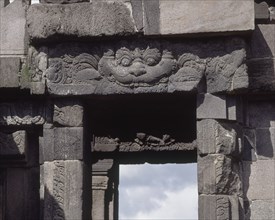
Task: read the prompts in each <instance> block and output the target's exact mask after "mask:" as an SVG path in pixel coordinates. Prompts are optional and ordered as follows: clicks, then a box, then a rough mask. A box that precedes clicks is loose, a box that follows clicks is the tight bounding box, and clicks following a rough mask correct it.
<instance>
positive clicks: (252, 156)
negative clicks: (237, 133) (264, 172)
mask: <svg viewBox="0 0 275 220" xmlns="http://www.w3.org/2000/svg"><path fill="white" fill-rule="evenodd" d="M243 140H244V141H243V152H242V159H243V160H244V161H256V160H257V158H256V131H255V130H254V129H244V130H243Z"/></svg>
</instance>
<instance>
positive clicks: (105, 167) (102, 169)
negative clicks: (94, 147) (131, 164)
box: [92, 159, 118, 220]
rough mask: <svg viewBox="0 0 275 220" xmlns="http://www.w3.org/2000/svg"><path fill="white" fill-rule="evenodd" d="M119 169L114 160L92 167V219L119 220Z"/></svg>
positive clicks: (105, 160)
mask: <svg viewBox="0 0 275 220" xmlns="http://www.w3.org/2000/svg"><path fill="white" fill-rule="evenodd" d="M117 211H118V167H117V166H116V165H115V164H114V160H113V159H103V160H98V161H97V162H96V163H94V164H93V166H92V219H93V220H101V219H104V220H113V219H118V213H117Z"/></svg>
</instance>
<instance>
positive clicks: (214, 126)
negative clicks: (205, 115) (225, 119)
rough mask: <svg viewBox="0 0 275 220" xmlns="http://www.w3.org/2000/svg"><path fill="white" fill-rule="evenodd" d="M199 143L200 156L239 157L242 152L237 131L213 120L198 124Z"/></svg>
mask: <svg viewBox="0 0 275 220" xmlns="http://www.w3.org/2000/svg"><path fill="white" fill-rule="evenodd" d="M197 143H198V153H199V154H217V153H218V154H224V155H238V154H239V153H240V151H241V149H240V148H241V146H239V141H238V135H237V132H236V130H235V129H234V128H233V127H232V126H231V125H226V124H225V123H219V122H218V121H215V120H212V119H206V120H202V121H198V122H197Z"/></svg>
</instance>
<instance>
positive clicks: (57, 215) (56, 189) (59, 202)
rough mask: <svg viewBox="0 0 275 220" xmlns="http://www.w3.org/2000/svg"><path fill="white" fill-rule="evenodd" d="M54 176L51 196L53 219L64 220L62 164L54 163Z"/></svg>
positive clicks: (63, 170)
mask: <svg viewBox="0 0 275 220" xmlns="http://www.w3.org/2000/svg"><path fill="white" fill-rule="evenodd" d="M54 165H55V168H54V176H53V196H54V199H55V201H56V202H55V203H54V213H53V218H54V219H60V220H64V219H65V216H64V204H65V201H64V200H65V165H64V162H61V161H55V162H54Z"/></svg>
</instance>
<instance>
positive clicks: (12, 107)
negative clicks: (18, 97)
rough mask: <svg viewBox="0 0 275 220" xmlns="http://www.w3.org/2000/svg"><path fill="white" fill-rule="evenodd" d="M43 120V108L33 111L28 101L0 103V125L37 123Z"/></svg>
mask: <svg viewBox="0 0 275 220" xmlns="http://www.w3.org/2000/svg"><path fill="white" fill-rule="evenodd" d="M44 122H45V113H44V109H42V108H39V109H37V110H36V111H34V109H33V106H30V103H24V104H18V105H17V104H1V105H0V125H32V124H37V125H39V124H44Z"/></svg>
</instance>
